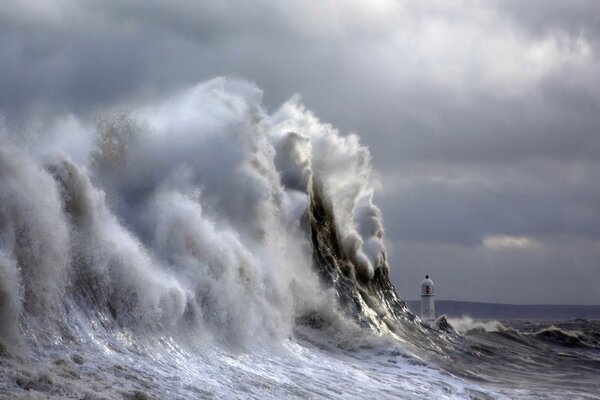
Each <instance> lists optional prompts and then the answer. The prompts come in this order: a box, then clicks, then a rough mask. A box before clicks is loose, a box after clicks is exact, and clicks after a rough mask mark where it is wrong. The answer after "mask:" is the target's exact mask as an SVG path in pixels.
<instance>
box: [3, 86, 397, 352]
mask: <svg viewBox="0 0 600 400" xmlns="http://www.w3.org/2000/svg"><path fill="white" fill-rule="evenodd" d="M64 125H65V127H64V129H70V132H69V133H68V134H69V135H71V136H72V138H71V139H69V142H70V143H72V142H77V143H80V145H79V146H77V147H76V148H73V147H71V148H68V147H67V148H61V146H60V143H59V144H53V145H51V146H47V145H44V146H45V147H43V146H42V145H39V144H38V145H36V144H32V142H31V141H30V142H25V143H24V142H23V141H19V140H14V139H11V138H12V136H11V135H10V134H5V135H4V136H5V137H4V139H3V144H2V150H1V151H0V283H1V286H0V319H1V321H2V323H1V326H2V330H1V331H0V335H1V336H0V340H1V342H2V344H3V347H4V348H6V349H8V350H7V351H15V350H17V351H18V348H19V346H21V345H23V344H24V341H23V340H22V339H23V333H28V332H37V330H38V329H39V330H40V331H41V332H43V333H44V334H47V335H50V336H53V335H58V336H60V337H64V336H65V335H67V336H68V335H69V334H70V333H71V332H72V331H73V330H76V329H79V328H80V327H78V326H77V325H80V324H90V323H95V322H96V321H97V322H98V323H99V324H100V325H107V324H108V325H111V326H112V325H115V326H117V327H119V328H125V329H128V330H132V331H136V332H143V333H144V334H149V333H160V334H163V333H167V334H171V333H173V332H177V334H182V332H187V333H188V334H190V335H191V336H193V337H194V338H196V339H198V338H202V339H203V340H218V341H225V342H228V343H233V344H235V345H245V344H248V341H257V340H258V341H259V340H261V339H265V338H267V339H268V340H270V338H272V337H279V338H282V337H287V336H289V335H290V334H292V333H293V329H294V326H295V325H296V324H298V323H302V322H307V321H308V322H309V323H310V322H312V323H323V322H324V321H325V322H327V323H332V322H333V321H335V320H336V319H339V318H341V317H340V316H341V315H343V316H344V317H347V316H349V315H350V316H352V317H353V318H354V321H355V322H360V323H362V325H364V326H369V327H371V328H372V329H374V330H376V331H387V330H389V328H390V327H389V326H388V325H389V324H391V323H393V320H394V319H395V317H397V316H398V315H400V314H402V313H403V312H405V307H404V305H403V304H402V303H401V302H400V301H399V300H398V299H397V297H396V295H395V292H394V290H393V287H392V286H391V284H390V282H389V280H388V269H389V267H388V265H387V261H386V252H385V246H384V239H383V226H382V221H381V212H380V211H379V209H378V208H377V207H376V206H375V205H374V204H373V199H372V197H373V187H372V182H371V178H370V165H369V161H370V155H369V152H368V150H367V149H366V148H365V147H364V146H362V145H361V144H360V142H359V139H358V137H357V136H354V135H350V136H345V137H344V136H341V135H340V134H339V133H338V132H337V131H336V130H335V129H334V128H332V127H331V126H330V125H327V124H324V123H321V122H320V121H319V120H318V119H317V118H316V117H315V116H314V115H313V114H312V113H311V112H309V111H307V110H306V109H305V108H304V107H303V106H302V105H301V104H300V102H299V100H298V99H292V100H290V101H289V102H287V103H285V104H284V105H283V106H282V107H281V108H280V109H279V110H278V111H276V112H275V113H274V114H272V115H269V114H267V112H266V111H265V110H264V109H263V107H262V105H261V93H260V91H259V90H258V89H257V88H256V87H254V86H252V85H249V84H245V83H242V82H229V81H226V80H224V79H216V80H213V81H210V82H208V83H204V84H200V85H197V86H195V87H193V88H191V89H189V90H186V91H184V92H182V93H179V94H177V95H175V96H173V97H172V98H170V99H167V100H163V101H160V102H157V103H155V104H147V105H143V106H140V107H138V108H137V109H134V110H131V111H128V112H122V111H120V112H110V113H105V114H103V115H101V116H99V117H97V118H96V121H95V124H94V125H93V126H92V125H86V122H85V121H78V122H77V123H76V124H75V125H76V126H77V127H78V128H77V129H73V127H72V126H73V121H72V120H71V122H70V125H69V124H64ZM66 125H69V126H70V128H69V127H68V126H66ZM60 129H61V126H60V125H58V127H55V128H54V130H55V131H60ZM61 134H63V135H64V133H61ZM46 142H47V140H46ZM81 143H82V144H81ZM328 288H329V289H328ZM331 288H333V289H331ZM75 311H78V312H79V314H77V315H86V316H87V317H86V318H84V319H82V320H80V321H77V322H76V324H75V325H76V326H73V323H74V322H75V321H73V320H69V321H67V319H68V318H67V316H68V315H71V314H74V312H75ZM67 322H68V323H67ZM42 327H43V329H42ZM49 327H52V329H49Z"/></svg>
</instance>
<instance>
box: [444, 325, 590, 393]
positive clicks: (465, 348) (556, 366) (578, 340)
mask: <svg viewBox="0 0 600 400" xmlns="http://www.w3.org/2000/svg"><path fill="white" fill-rule="evenodd" d="M451 323H454V326H455V327H457V329H459V330H461V331H462V332H459V335H447V336H445V340H447V341H448V342H449V344H450V345H449V346H448V347H446V349H444V351H442V352H441V353H440V358H439V359H440V361H439V362H440V364H441V365H443V368H444V369H446V370H448V371H450V372H451V373H452V374H454V375H457V376H462V377H465V378H467V379H468V380H470V381H475V382H480V383H482V384H484V386H488V387H496V388H497V393H499V394H500V393H506V394H509V393H510V397H514V396H517V398H520V396H519V390H520V389H521V390H523V392H522V396H524V397H523V398H528V397H531V396H533V395H536V394H537V395H539V397H540V398H549V399H550V398H552V399H554V398H557V399H560V398H582V399H597V398H600V321H599V320H585V319H575V320H567V321H554V320H549V321H533V320H508V321H507V320H503V321H480V322H478V321H473V320H454V321H451Z"/></svg>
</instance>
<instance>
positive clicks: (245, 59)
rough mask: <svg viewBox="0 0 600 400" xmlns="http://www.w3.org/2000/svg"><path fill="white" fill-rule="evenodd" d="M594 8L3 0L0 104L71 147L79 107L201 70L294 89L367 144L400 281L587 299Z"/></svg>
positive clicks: (407, 287) (204, 74) (599, 163)
mask: <svg viewBox="0 0 600 400" xmlns="http://www.w3.org/2000/svg"><path fill="white" fill-rule="evenodd" d="M599 27H600V4H599V3H598V2H596V1H572V2H564V1H527V2H523V1H498V2H495V1H456V2H452V3H449V2H443V1H439V2H438V1H434V2H420V1H391V0H390V1H383V0H382V1H369V2H364V1H346V2H336V1H320V2H304V1H291V2H271V1H256V2H246V1H210V2H209V1H185V0H179V1H172V2H162V1H129V2H121V1H74V0H54V1H46V2H35V3H34V2H20V1H4V2H2V4H0V60H1V62H0V112H1V114H2V121H3V122H2V124H3V126H4V127H5V128H4V129H5V130H6V131H8V132H9V134H11V135H12V136H13V137H14V139H15V140H22V141H32V142H34V141H40V140H41V141H46V142H56V143H57V146H61V147H63V148H68V149H70V150H69V151H70V152H71V153H76V152H78V151H79V152H83V153H85V152H86V151H89V149H83V148H81V147H80V146H79V143H85V141H83V140H82V141H80V142H78V139H77V136H76V135H72V134H71V132H80V131H82V130H83V131H85V129H84V128H83V127H82V124H85V121H90V120H92V119H94V118H97V116H98V115H101V114H102V113H103V112H106V111H107V110H114V109H128V107H134V106H135V105H136V104H137V103H141V102H145V101H147V99H148V98H154V97H164V96H165V95H166V94H168V93H171V92H173V91H175V90H177V89H180V88H182V87H186V86H189V85H191V84H194V83H197V82H199V81H203V80H206V79H209V78H213V77H215V76H235V77H240V78H243V79H245V80H248V81H251V82H255V83H256V85H257V86H258V87H260V88H261V89H262V90H263V97H264V102H265V104H266V105H267V107H268V108H269V109H271V110H274V109H275V108H276V107H278V106H279V105H280V104H281V103H282V102H283V101H285V100H286V99H288V98H289V97H291V96H292V95H294V94H295V93H299V94H300V95H301V96H302V97H303V101H304V103H305V104H306V105H307V106H308V107H309V108H311V109H313V110H314V111H315V112H316V114H317V115H318V116H319V117H320V118H321V119H322V120H323V121H327V122H331V123H332V124H333V125H334V126H336V127H338V128H340V129H341V130H342V131H343V132H348V133H349V132H357V133H358V134H359V135H360V136H361V139H362V141H363V143H365V144H367V145H368V146H369V147H370V149H371V154H372V157H373V160H372V162H373V164H374V166H375V170H376V174H377V176H378V177H379V180H380V182H381V185H380V190H379V192H378V193H376V200H377V201H378V202H379V204H381V206H382V208H383V213H384V218H385V224H386V237H387V241H388V242H389V246H390V248H391V263H392V275H393V278H394V280H395V283H396V286H397V289H398V291H399V293H400V295H401V296H403V297H405V298H414V297H416V296H417V286H418V282H419V281H420V279H421V278H422V275H424V274H425V273H429V274H430V275H432V276H433V277H434V279H436V283H437V287H438V288H439V295H440V297H443V298H449V299H465V300H481V301H496V302H515V303H519V302H535V303H565V302H569V303H596V304H597V303H600V289H599V288H600V257H599V256H600V254H599V253H600V250H599V249H600V217H599V215H600V190H599V189H598V185H597V182H599V181H600V134H599V132H598V129H599V126H600V89H599V88H600V59H599V58H600V57H599V52H600V28H599ZM82 121H83V122H82ZM532 280H533V281H535V282H536V285H526V284H524V282H532ZM582 282H583V283H582Z"/></svg>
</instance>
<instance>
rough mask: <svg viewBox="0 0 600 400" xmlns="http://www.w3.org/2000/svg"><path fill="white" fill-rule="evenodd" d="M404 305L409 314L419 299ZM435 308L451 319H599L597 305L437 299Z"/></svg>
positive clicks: (599, 309) (417, 305) (417, 310)
mask: <svg viewBox="0 0 600 400" xmlns="http://www.w3.org/2000/svg"><path fill="white" fill-rule="evenodd" d="M406 304H407V305H408V308H409V309H410V310H411V311H412V312H413V313H415V314H417V315H418V314H419V313H420V307H421V302H420V301H419V300H410V301H407V302H406ZM435 308H436V315H442V314H446V316H448V317H452V318H459V317H463V316H469V317H471V318H476V319H535V320H568V319H576V318H583V319H600V305H552V304H535V305H515V304H495V303H477V302H469V301H453V300H438V301H436V302H435Z"/></svg>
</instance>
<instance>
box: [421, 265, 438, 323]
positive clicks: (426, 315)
mask: <svg viewBox="0 0 600 400" xmlns="http://www.w3.org/2000/svg"><path fill="white" fill-rule="evenodd" d="M421 319H422V320H424V321H431V320H434V319H435V300H434V286H433V281H432V280H431V279H429V275H426V276H425V279H423V282H421Z"/></svg>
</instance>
